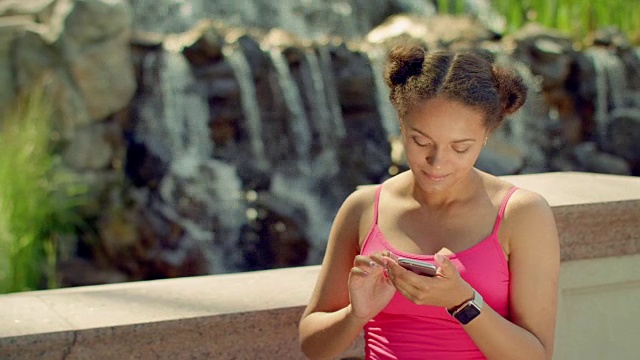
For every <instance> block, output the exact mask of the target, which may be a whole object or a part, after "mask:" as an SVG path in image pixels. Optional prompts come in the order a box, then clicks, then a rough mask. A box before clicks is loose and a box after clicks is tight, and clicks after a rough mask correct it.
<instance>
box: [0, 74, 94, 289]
mask: <svg viewBox="0 0 640 360" xmlns="http://www.w3.org/2000/svg"><path fill="white" fill-rule="evenodd" d="M44 89H45V87H44V86H38V87H34V88H33V89H31V91H30V92H29V93H27V94H21V95H18V96H17V98H16V100H15V101H14V102H13V104H12V105H11V107H10V109H8V111H6V112H5V113H3V114H2V115H3V116H2V117H1V118H0V148H1V149H2V151H0V293H9V292H17V291H28V290H36V289H43V288H54V287H56V285H57V284H56V276H55V267H56V240H55V239H56V236H57V235H59V234H61V233H64V232H70V231H72V230H73V228H74V226H75V225H74V224H79V216H78V215H77V214H76V211H75V210H76V208H77V206H79V205H80V204H81V203H82V200H81V199H82V193H83V190H82V187H80V186H78V185H77V183H76V182H75V181H74V179H73V176H72V175H71V174H69V173H64V172H62V171H61V170H59V169H60V167H59V166H58V163H59V159H58V157H57V156H56V155H54V153H53V151H52V141H51V134H52V126H51V123H52V115H53V105H52V103H51V102H50V101H49V100H48V99H47V97H46V95H45V90H44Z"/></svg>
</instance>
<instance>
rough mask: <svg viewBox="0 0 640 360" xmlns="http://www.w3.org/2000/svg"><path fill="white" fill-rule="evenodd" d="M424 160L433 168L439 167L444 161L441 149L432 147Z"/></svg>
mask: <svg viewBox="0 0 640 360" xmlns="http://www.w3.org/2000/svg"><path fill="white" fill-rule="evenodd" d="M426 160H427V163H428V164H429V165H431V166H433V167H435V168H440V167H441V166H442V163H443V161H444V158H443V154H442V151H440V150H438V149H437V148H435V147H434V148H433V149H431V151H429V152H428V153H427V156H426Z"/></svg>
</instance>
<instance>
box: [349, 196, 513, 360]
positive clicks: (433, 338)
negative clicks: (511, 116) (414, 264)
mask: <svg viewBox="0 0 640 360" xmlns="http://www.w3.org/2000/svg"><path fill="white" fill-rule="evenodd" d="M515 190H517V187H513V188H511V189H510V190H509V192H508V193H507V195H506V196H505V198H504V200H503V201H502V204H501V206H500V211H499V213H498V218H497V219H496V222H495V225H494V227H493V231H492V232H491V234H490V235H489V236H488V237H486V238H485V239H483V240H482V241H480V242H479V243H477V244H476V245H474V246H472V247H470V248H468V249H466V250H463V251H461V252H458V253H455V254H452V255H449V256H448V257H449V259H451V261H452V262H453V263H454V264H455V266H456V268H457V269H458V271H459V272H460V275H461V276H462V278H463V279H465V280H466V281H467V282H468V283H469V284H471V286H473V288H474V289H476V290H477V291H478V292H479V293H480V294H482V297H483V298H484V301H485V303H486V304H487V305H489V306H490V307H491V308H492V309H493V310H495V311H496V312H497V313H499V314H500V315H502V316H504V317H508V316H509V265H508V263H507V261H506V259H505V256H504V253H503V251H502V247H501V246H500V243H499V242H498V229H499V227H500V223H501V222H502V217H503V216H504V210H505V208H506V206H507V201H508V200H509V198H510V197H511V194H513V192H514V191H515ZM381 191H382V185H380V186H379V187H378V191H377V194H376V200H375V204H374V223H373V226H372V227H371V230H370V231H369V234H368V235H367V238H366V239H365V240H364V243H363V244H362V250H361V251H360V253H361V254H363V255H370V254H374V253H377V252H381V251H391V252H392V253H394V254H396V255H397V256H399V257H406V258H410V259H416V260H422V261H427V262H431V263H434V264H435V260H434V256H433V255H416V254H409V253H405V252H402V251H400V250H397V249H395V248H394V247H393V246H391V244H389V242H388V241H387V240H386V239H385V238H384V235H383V234H382V232H381V231H380V228H378V203H379V201H380V193H381ZM364 331H365V343H366V344H365V354H366V359H402V360H410V359H451V360H455V359H465V360H470V359H485V357H484V356H483V355H482V353H481V352H480V350H479V349H478V347H477V346H476V345H475V344H474V343H473V341H472V340H471V338H470V337H469V336H468V335H467V333H466V332H465V331H464V329H463V328H462V325H460V324H459V323H458V321H457V320H456V319H454V318H453V317H452V316H451V315H449V313H448V312H447V310H446V309H445V308H442V307H437V306H419V305H416V304H414V303H412V302H410V301H409V300H408V299H407V298H405V297H404V296H402V294H400V293H399V292H396V293H395V295H394V296H393V299H391V301H390V302H389V304H388V305H387V307H385V308H384V309H383V310H382V311H381V312H380V313H379V314H378V315H377V316H376V317H374V318H373V319H371V320H370V321H369V322H368V323H367V324H366V325H365V328H364Z"/></svg>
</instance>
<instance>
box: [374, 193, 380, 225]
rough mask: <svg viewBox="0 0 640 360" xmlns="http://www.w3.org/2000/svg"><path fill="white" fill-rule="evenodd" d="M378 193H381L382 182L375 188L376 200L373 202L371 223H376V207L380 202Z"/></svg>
mask: <svg viewBox="0 0 640 360" xmlns="http://www.w3.org/2000/svg"><path fill="white" fill-rule="evenodd" d="M380 193H382V184H380V185H378V189H377V190H376V200H375V202H374V203H373V223H374V224H376V225H378V207H379V205H378V204H380Z"/></svg>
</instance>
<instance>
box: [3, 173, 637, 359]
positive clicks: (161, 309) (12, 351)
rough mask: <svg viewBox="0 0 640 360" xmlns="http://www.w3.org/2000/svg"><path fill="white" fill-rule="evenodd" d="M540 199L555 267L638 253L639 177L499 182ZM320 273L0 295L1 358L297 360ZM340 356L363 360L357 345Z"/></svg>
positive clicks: (303, 270) (553, 176)
mask: <svg viewBox="0 0 640 360" xmlns="http://www.w3.org/2000/svg"><path fill="white" fill-rule="evenodd" d="M505 178H507V179H508V180H509V181H512V182H513V183H514V184H516V185H518V186H521V187H523V188H528V189H531V190H534V191H537V192H539V193H541V194H542V195H543V196H545V198H546V199H547V200H548V201H549V204H550V205H551V206H552V208H553V211H554V213H555V215H556V221H557V223H558V229H559V231H560V237H561V249H562V259H563V262H565V261H568V260H576V259H586V258H600V257H613V256H620V255H627V254H637V253H640V178H634V177H622V176H614V175H596V174H585V173H548V174H535V175H520V176H513V177H505ZM318 270H319V266H308V267H299V268H288V269H277V270H266V271H255V272H246V273H238V274H227V275H212V276H201V277H191V278H180V279H166V280H154V281H144V282H135V283H124V284H113V285H100V286H88V287H79V288H69V289H58V290H46V291H35V292H28V293H17V294H9V295H3V296H0V358H2V359H50V358H51V359H59V358H65V359H86V358H100V359H121V358H123V356H124V357H126V358H136V359H146V358H171V359H179V358H219V359H231V358H236V359H245V358H247V359H274V358H278V359H302V358H303V356H302V354H301V352H300V350H299V348H298V340H297V323H298V320H299V318H300V315H301V313H302V309H303V307H304V305H305V304H306V303H307V301H308V298H309V296H310V294H311V291H312V288H313V285H314V283H315V279H316V276H317V273H318ZM358 341H359V342H358V343H356V344H354V346H353V348H352V349H351V350H350V351H349V352H347V353H345V355H344V356H345V357H348V356H356V357H357V356H362V354H361V352H362V350H361V349H362V347H361V346H362V338H360V339H359V340H358Z"/></svg>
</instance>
